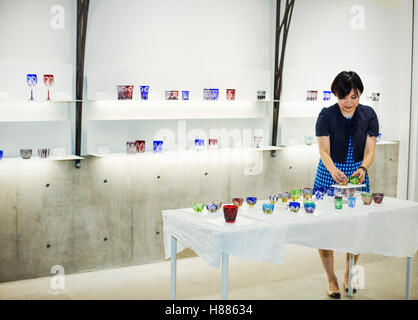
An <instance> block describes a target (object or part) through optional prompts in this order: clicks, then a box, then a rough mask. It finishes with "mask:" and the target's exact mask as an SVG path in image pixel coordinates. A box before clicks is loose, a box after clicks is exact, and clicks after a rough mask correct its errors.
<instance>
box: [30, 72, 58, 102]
mask: <svg viewBox="0 0 418 320" xmlns="http://www.w3.org/2000/svg"><path fill="white" fill-rule="evenodd" d="M43 79H44V84H45V86H46V87H47V89H48V97H47V99H46V100H51V98H50V94H49V91H50V88H51V87H52V85H53V84H54V75H53V74H44V78H43ZM26 83H27V84H28V86H29V88H30V98H29V100H35V99H34V96H33V88H34V87H35V86H36V85H37V83H38V75H37V74H31V73H29V74H27V75H26Z"/></svg>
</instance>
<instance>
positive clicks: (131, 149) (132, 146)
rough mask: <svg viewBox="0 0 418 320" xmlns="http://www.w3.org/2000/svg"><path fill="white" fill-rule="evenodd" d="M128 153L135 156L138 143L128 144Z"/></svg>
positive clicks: (131, 142) (129, 142) (130, 142)
mask: <svg viewBox="0 0 418 320" xmlns="http://www.w3.org/2000/svg"><path fill="white" fill-rule="evenodd" d="M126 153H127V154H135V153H136V142H134V141H128V142H126Z"/></svg>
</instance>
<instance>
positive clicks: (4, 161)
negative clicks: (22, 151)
mask: <svg viewBox="0 0 418 320" xmlns="http://www.w3.org/2000/svg"><path fill="white" fill-rule="evenodd" d="M83 159H84V158H83V157H80V156H76V155H65V156H57V157H53V156H50V157H47V158H39V157H31V158H30V159H22V158H21V157H10V158H7V157H6V158H3V159H1V160H0V165H1V164H11V163H23V162H33V161H71V160H83Z"/></svg>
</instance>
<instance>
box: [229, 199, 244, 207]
mask: <svg viewBox="0 0 418 320" xmlns="http://www.w3.org/2000/svg"><path fill="white" fill-rule="evenodd" d="M243 202H244V199H242V198H233V199H232V203H233V204H234V205H236V206H237V207H241V206H242V203H243Z"/></svg>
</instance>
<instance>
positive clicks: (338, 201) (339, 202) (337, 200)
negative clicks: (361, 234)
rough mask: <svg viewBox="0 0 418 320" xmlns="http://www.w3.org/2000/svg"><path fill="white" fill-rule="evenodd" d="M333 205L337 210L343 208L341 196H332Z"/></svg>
mask: <svg viewBox="0 0 418 320" xmlns="http://www.w3.org/2000/svg"><path fill="white" fill-rule="evenodd" d="M334 207H335V209H337V210H341V209H342V208H343V198H342V197H341V196H335V197H334Z"/></svg>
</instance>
